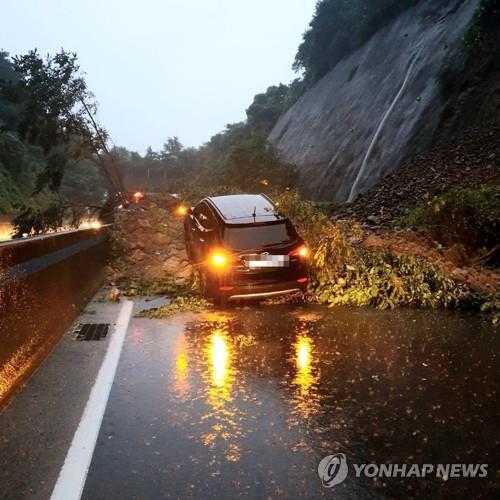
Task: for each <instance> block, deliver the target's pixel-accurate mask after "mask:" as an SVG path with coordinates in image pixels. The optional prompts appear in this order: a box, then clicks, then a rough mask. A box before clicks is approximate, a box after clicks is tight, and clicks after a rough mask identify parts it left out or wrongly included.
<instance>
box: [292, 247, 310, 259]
mask: <svg viewBox="0 0 500 500" xmlns="http://www.w3.org/2000/svg"><path fill="white" fill-rule="evenodd" d="M290 255H291V256H298V257H302V258H303V259H307V257H309V248H307V247H306V245H300V246H299V247H297V248H294V249H293V250H292V251H291V252H290Z"/></svg>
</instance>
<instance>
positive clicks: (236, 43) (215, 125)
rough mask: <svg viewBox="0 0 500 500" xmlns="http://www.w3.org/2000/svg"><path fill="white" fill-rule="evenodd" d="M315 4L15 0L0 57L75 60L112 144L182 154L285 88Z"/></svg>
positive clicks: (302, 0)
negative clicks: (175, 148)
mask: <svg viewBox="0 0 500 500" xmlns="http://www.w3.org/2000/svg"><path fill="white" fill-rule="evenodd" d="M315 4H316V0H85V1H84V0H71V1H68V0H19V1H10V2H5V4H4V5H3V6H2V18H3V22H2V39H1V41H0V48H2V49H4V50H6V51H7V52H9V53H10V54H11V55H16V54H21V53H25V52H27V51H28V50H30V49H32V48H34V47H37V48H38V49H39V51H40V52H41V53H42V54H46V53H51V54H52V53H54V52H56V51H58V50H59V49H60V48H61V47H63V48H64V49H66V50H68V51H74V52H76V53H77V54H78V56H79V61H80V66H81V68H82V70H83V71H85V73H86V75H87V76H86V79H87V82H88V85H89V87H90V89H91V90H92V91H93V92H94V93H95V94H96V96H97V99H98V101H99V104H100V107H99V119H100V122H101V123H102V124H103V125H104V126H105V127H106V128H107V129H108V131H109V132H110V134H111V137H112V138H113V140H114V142H115V143H116V144H117V145H122V146H126V147H127V148H129V149H133V150H137V151H139V152H141V153H142V152H144V150H145V149H146V147H147V146H149V145H151V146H152V147H153V149H156V150H157V149H160V148H161V146H162V144H163V142H165V139H166V138H167V137H169V136H173V135H177V136H178V137H179V138H180V140H181V142H183V143H184V144H185V145H188V146H197V145H199V144H201V143H203V142H205V141H207V140H208V139H209V138H210V137H211V136H212V135H213V134H214V133H216V132H218V131H220V130H222V129H223V127H224V126H225V125H226V124H227V123H233V122H236V121H239V120H242V119H243V118H244V117H245V109H246V108H247V107H248V105H249V104H250V103H251V101H252V99H253V96H254V95H255V94H257V93H259V92H262V91H264V90H265V89H266V88H267V87H268V86H269V85H274V84H278V83H280V82H283V83H288V82H289V81H290V80H292V79H293V78H294V77H295V76H296V75H294V73H293V72H292V70H291V64H292V62H293V58H294V56H295V52H296V50H297V47H298V45H299V43H300V41H301V36H302V33H303V32H304V31H305V29H306V28H307V25H308V23H309V21H310V19H311V17H312V14H313V11H314V5H315Z"/></svg>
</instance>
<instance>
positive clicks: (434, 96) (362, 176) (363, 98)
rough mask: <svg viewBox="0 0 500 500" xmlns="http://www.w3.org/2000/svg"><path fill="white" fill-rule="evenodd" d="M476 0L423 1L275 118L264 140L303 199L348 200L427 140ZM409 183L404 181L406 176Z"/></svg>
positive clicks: (433, 128) (365, 188) (381, 31)
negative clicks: (288, 166) (287, 165)
mask: <svg viewBox="0 0 500 500" xmlns="http://www.w3.org/2000/svg"><path fill="white" fill-rule="evenodd" d="M478 5H479V1H478V0H441V1H436V0H422V1H421V2H419V3H418V4H417V5H416V6H415V7H413V8H411V9H409V10H407V11H406V12H404V13H403V14H402V15H400V16H399V17H397V18H396V19H394V20H393V21H392V22H390V23H389V24H388V25H387V26H386V27H385V28H383V29H381V30H380V31H378V32H377V33H376V34H375V35H374V36H373V37H372V38H371V39H370V40H369V41H368V42H367V43H366V44H365V45H364V46H362V47H361V48H360V49H358V50H357V51H356V52H354V53H352V54H350V55H348V56H346V57H345V58H344V59H342V60H341V61H340V62H339V63H338V64H337V65H336V66H335V67H334V68H333V69H332V70H331V71H330V72H329V73H328V74H327V75H326V76H325V77H323V78H322V79H321V80H320V81H319V82H318V83H317V84H316V85H315V86H314V87H313V88H311V89H310V90H309V91H308V92H307V93H305V94H304V95H303V96H302V97H301V99H299V101H298V102H297V103H296V104H295V105H294V106H292V107H291V108H290V109H289V110H288V111H287V112H286V113H285V114H284V115H283V116H282V117H281V118H280V120H279V121H278V123H277V124H276V126H275V127H274V129H273V130H272V132H271V134H270V141H271V142H272V143H273V144H275V145H276V146H277V147H278V149H279V150H280V151H281V153H282V155H283V156H284V158H285V159H286V160H288V161H291V162H292V163H294V164H296V165H297V166H298V168H299V169H300V171H301V173H302V174H303V178H304V182H305V188H306V190H307V191H308V194H309V195H311V196H314V197H316V198H320V199H324V200H332V201H346V200H353V199H354V198H355V197H356V195H357V194H359V193H362V192H364V191H366V190H367V189H368V188H370V187H371V186H373V185H374V184H375V183H376V182H377V180H378V179H380V178H381V177H383V176H385V175H387V174H389V173H390V172H392V171H393V170H394V169H396V168H397V167H398V166H399V165H400V164H401V163H402V162H403V161H404V160H405V159H407V158H409V157H411V156H413V155H414V154H416V153H419V152H421V151H423V150H424V149H425V148H426V147H427V146H428V145H429V144H430V143H431V142H432V139H433V136H434V134H435V132H436V130H437V128H438V125H439V123H440V119H441V113H442V111H443V109H444V105H445V103H444V100H443V98H442V93H441V85H440V80H441V78H442V74H443V71H444V69H445V68H446V67H447V66H448V65H449V64H450V61H453V60H454V59H455V58H456V56H457V54H458V53H459V52H460V50H461V49H462V46H463V42H462V39H463V35H464V33H465V31H466V29H467V27H468V25H469V23H470V21H471V19H472V17H473V15H474V13H475V11H476V9H477V8H478ZM408 182H409V183H411V179H408Z"/></svg>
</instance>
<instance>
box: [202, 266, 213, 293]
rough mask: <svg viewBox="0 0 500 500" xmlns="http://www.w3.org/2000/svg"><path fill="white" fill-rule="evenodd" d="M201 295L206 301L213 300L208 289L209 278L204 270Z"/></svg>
mask: <svg viewBox="0 0 500 500" xmlns="http://www.w3.org/2000/svg"><path fill="white" fill-rule="evenodd" d="M200 293H201V295H203V297H204V298H205V299H211V297H210V293H209V287H208V276H207V273H206V272H205V271H203V270H200Z"/></svg>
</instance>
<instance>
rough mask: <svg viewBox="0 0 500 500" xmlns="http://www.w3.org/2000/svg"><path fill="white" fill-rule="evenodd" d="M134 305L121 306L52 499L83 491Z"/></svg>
mask: <svg viewBox="0 0 500 500" xmlns="http://www.w3.org/2000/svg"><path fill="white" fill-rule="evenodd" d="M133 305H134V304H133V302H131V301H129V300H128V301H126V302H125V303H124V304H123V306H122V308H121V310H120V314H119V316H118V319H117V321H116V326H115V329H114V332H113V334H112V336H111V340H110V342H109V345H108V350H107V351H106V356H105V357H104V361H103V362H102V365H101V368H100V369H99V373H98V374H97V378H96V380H95V383H94V386H93V387H92V391H91V393H90V396H89V400H88V401H87V405H86V406H85V410H84V411H83V415H82V419H81V420H80V423H79V425H78V428H77V430H76V432H75V435H74V436H73V441H72V443H71V446H70V448H69V450H68V454H67V455H66V459H65V460H64V465H63V467H62V469H61V472H60V473H59V477H58V478H57V482H56V485H55V487H54V490H53V491H52V496H51V497H50V498H51V500H79V499H80V497H81V495H82V492H83V487H84V486H85V480H86V478H87V473H88V470H89V467H90V461H91V460H92V455H93V453H94V448H95V444H96V441H97V436H98V435H99V429H100V428H101V423H102V417H103V415H104V410H105V409H106V405H107V403H108V397H109V393H110V391H111V386H112V385H113V380H114V378H115V373H116V368H117V366H118V361H119V359H120V354H121V351H122V347H123V342H124V341H125V336H126V334H127V329H128V324H129V321H130V317H131V316H132V308H133Z"/></svg>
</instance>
